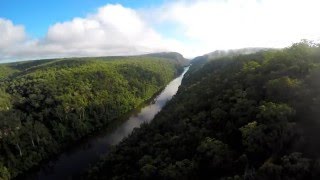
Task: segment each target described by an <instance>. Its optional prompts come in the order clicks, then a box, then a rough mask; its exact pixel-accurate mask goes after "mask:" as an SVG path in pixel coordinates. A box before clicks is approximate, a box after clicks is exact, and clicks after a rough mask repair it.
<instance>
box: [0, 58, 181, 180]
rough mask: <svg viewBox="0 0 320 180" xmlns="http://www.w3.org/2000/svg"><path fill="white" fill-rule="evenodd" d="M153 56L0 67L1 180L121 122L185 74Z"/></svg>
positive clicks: (176, 65)
mask: <svg viewBox="0 0 320 180" xmlns="http://www.w3.org/2000/svg"><path fill="white" fill-rule="evenodd" d="M182 69H183V68H182V65H181V64H179V63H178V62H177V61H176V60H175V59H170V58H161V57H159V58H157V57H151V56H134V57H106V58H71V59H53V60H39V61H29V62H20V63H11V64H3V65H0V154H1V155H0V179H10V178H13V177H15V176H16V175H18V174H19V173H22V172H24V171H26V170H28V169H30V168H31V167H33V166H35V165H37V164H38V163H39V162H41V161H42V160H44V159H47V158H48V157H50V156H52V155H54V154H56V153H58V152H59V151H61V150H62V148H64V147H66V146H68V145H71V144H72V143H74V142H75V141H76V140H79V139H81V138H82V137H85V136H87V135H88V134H90V133H92V132H94V131H97V130H98V129H100V128H104V127H106V126H108V125H109V124H110V123H112V122H114V121H116V120H119V119H121V118H122V117H123V116H125V115H126V114H127V113H129V112H130V111H131V110H133V109H134V108H136V107H138V106H139V105H141V104H142V103H143V102H145V101H146V100H148V99H150V98H151V97H152V96H154V95H155V93H157V92H159V91H160V90H161V89H162V88H163V87H165V85H166V84H167V83H168V82H169V81H171V80H172V79H173V78H174V77H175V76H176V75H178V73H180V72H181V71H182Z"/></svg>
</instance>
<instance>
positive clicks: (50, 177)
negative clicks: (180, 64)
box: [21, 67, 189, 180]
mask: <svg viewBox="0 0 320 180" xmlns="http://www.w3.org/2000/svg"><path fill="white" fill-rule="evenodd" d="M188 69H189V67H186V68H185V69H184V71H183V73H182V74H181V75H180V76H179V77H177V78H176V79H174V80H172V81H171V82H170V83H169V84H168V85H167V86H166V87H165V89H164V90H163V91H162V92H161V93H160V94H159V95H158V96H157V97H156V98H155V99H154V100H153V101H152V102H151V103H150V104H149V105H147V106H146V107H144V108H142V109H141V111H140V112H139V113H134V114H132V115H131V116H130V117H129V118H128V119H127V120H126V121H124V122H123V123H122V124H120V125H118V126H117V127H115V128H113V129H112V130H108V131H106V132H104V133H100V134H97V135H96V136H92V137H90V138H88V139H86V140H84V141H82V142H80V143H79V144H77V145H76V146H73V147H72V148H70V149H68V150H67V151H66V152H64V153H62V154H60V155H59V156H58V157H57V158H55V159H53V160H51V161H49V162H47V163H45V164H43V165H42V166H41V167H40V168H38V169H36V170H34V171H33V172H29V173H26V174H25V176H24V177H21V178H23V179H38V180H57V179H59V180H61V179H76V178H75V177H76V176H77V175H79V174H80V173H83V172H84V171H85V170H86V169H87V168H89V166H90V164H93V163H95V162H97V161H98V160H99V159H100V157H101V156H102V155H105V154H106V153H108V150H109V149H110V147H111V146H113V145H116V144H118V143H119V142H120V141H121V140H122V139H123V138H125V137H127V136H128V135H129V134H130V133H131V132H132V131H133V129H134V128H137V127H140V125H141V124H142V123H145V122H150V121H151V120H152V119H153V118H154V116H155V115H156V114H157V113H158V112H159V111H160V110H161V109H162V108H163V106H164V105H165V104H166V103H167V102H168V101H169V100H171V98H172V97H173V96H174V95H175V94H176V93H177V91H178V88H179V86H180V85H181V81H182V79H183V76H184V74H185V73H186V72H187V71H188ZM72 177H73V178H72Z"/></svg>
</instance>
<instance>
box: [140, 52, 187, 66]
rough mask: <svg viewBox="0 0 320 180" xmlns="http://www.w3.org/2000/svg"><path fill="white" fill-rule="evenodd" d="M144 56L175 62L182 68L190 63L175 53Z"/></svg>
mask: <svg viewBox="0 0 320 180" xmlns="http://www.w3.org/2000/svg"><path fill="white" fill-rule="evenodd" d="M145 56H151V57H159V58H166V59H171V60H175V61H176V62H177V63H178V64H180V65H183V66H187V65H189V64H190V61H189V60H188V59H186V58H184V57H183V56H182V55H181V54H179V53H176V52H162V53H152V54H146V55H145Z"/></svg>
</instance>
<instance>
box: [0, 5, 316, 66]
mask: <svg viewBox="0 0 320 180" xmlns="http://www.w3.org/2000/svg"><path fill="white" fill-rule="evenodd" d="M318 7H320V2H319V1H318V0H178V1H171V2H169V3H165V4H163V5H162V6H160V7H155V8H152V9H139V10H135V9H131V8H127V7H123V6H122V5H119V4H115V5H112V4H109V5H106V6H103V7H100V8H99V9H98V10H97V11H96V12H94V13H92V14H88V15H87V16H86V17H76V18H74V19H72V20H70V21H65V22H59V23H56V24H53V25H52V26H50V27H49V28H48V31H47V33H46V34H45V35H44V37H43V38H38V39H34V38H30V37H29V36H28V35H27V33H26V32H25V29H24V27H23V26H22V25H16V24H14V23H13V22H12V21H10V20H8V19H4V18H0V61H1V60H2V61H3V60H21V59H38V58H51V57H71V56H72V57H74V56H106V55H135V54H143V53H150V52H160V51H177V52H180V53H182V54H183V55H185V56H187V57H193V56H196V55H202V54H204V53H207V52H210V51H214V50H216V49H233V48H244V47H276V48H278V47H285V46H289V45H290V44H291V43H294V42H298V41H300V40H301V39H310V40H319V38H320V24H319V23H318V17H320V11H319V10H318Z"/></svg>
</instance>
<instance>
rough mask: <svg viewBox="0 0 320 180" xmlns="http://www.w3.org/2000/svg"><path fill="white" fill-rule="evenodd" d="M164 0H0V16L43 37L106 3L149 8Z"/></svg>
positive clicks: (34, 35) (30, 32)
mask: <svg viewBox="0 0 320 180" xmlns="http://www.w3.org/2000/svg"><path fill="white" fill-rule="evenodd" d="M164 2H165V0H151V1H150V0H0V17H2V18H6V19H10V20H12V21H13V22H14V23H15V24H23V25H24V26H25V28H26V30H27V32H28V34H29V35H31V36H32V37H35V38H37V37H42V36H44V35H45V33H46V32H47V30H48V27H49V26H50V25H52V24H54V23H57V22H63V21H67V20H71V19H73V18H74V17H83V16H85V15H87V14H88V13H93V12H95V11H96V9H97V8H99V7H101V6H103V5H106V4H122V5H123V6H125V7H130V8H133V9H140V8H150V7H155V6H158V5H160V4H162V3H164Z"/></svg>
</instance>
